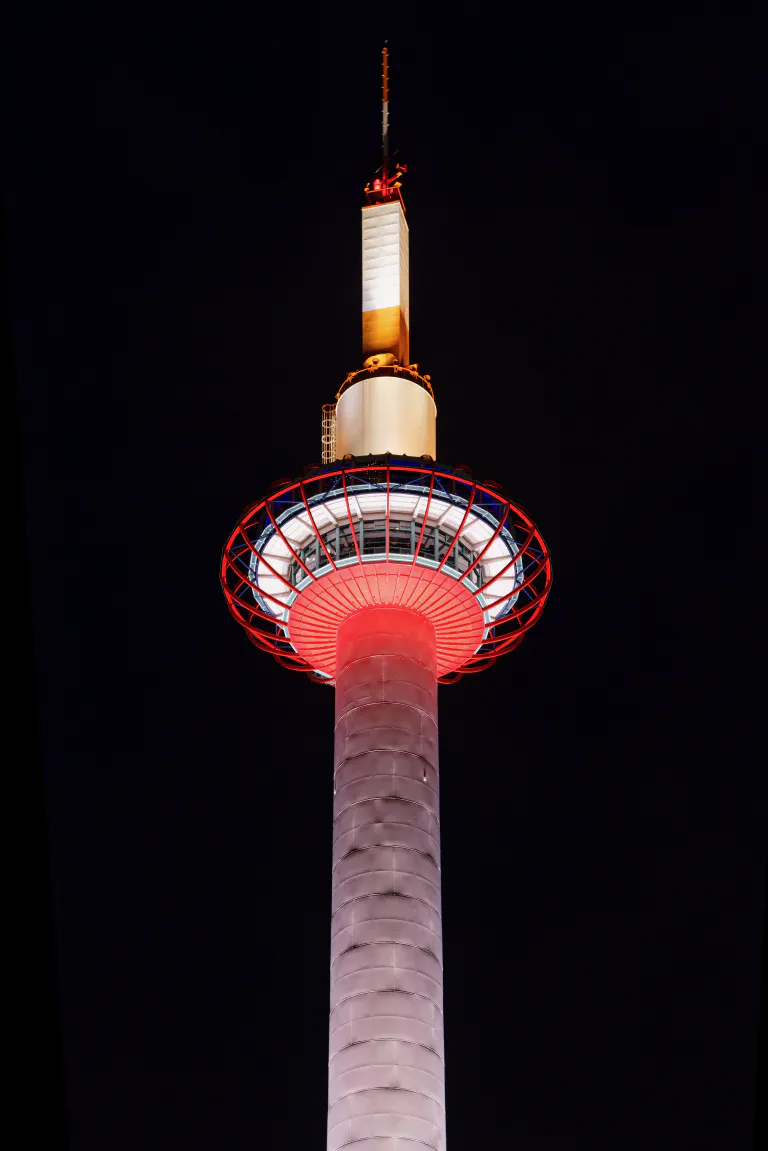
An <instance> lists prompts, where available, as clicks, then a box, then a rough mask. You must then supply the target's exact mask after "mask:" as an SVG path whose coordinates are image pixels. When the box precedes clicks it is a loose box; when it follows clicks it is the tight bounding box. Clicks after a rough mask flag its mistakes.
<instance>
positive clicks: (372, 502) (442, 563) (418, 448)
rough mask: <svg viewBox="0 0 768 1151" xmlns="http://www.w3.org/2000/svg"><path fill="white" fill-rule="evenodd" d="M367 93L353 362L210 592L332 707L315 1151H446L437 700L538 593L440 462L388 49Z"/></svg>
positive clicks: (470, 483) (469, 493)
mask: <svg viewBox="0 0 768 1151" xmlns="http://www.w3.org/2000/svg"><path fill="white" fill-rule="evenodd" d="M382 96H383V101H382V104H383V107H382V145H383V146H382V153H383V155H382V165H381V168H380V169H379V172H378V173H377V175H376V178H375V179H374V180H373V181H372V182H371V183H370V184H369V185H368V186H367V187H366V189H365V197H366V202H365V204H364V205H363V207H362V275H363V294H362V295H363V300H362V337H363V357H362V359H363V362H362V366H361V367H360V368H359V369H357V370H356V371H352V372H350V373H349V375H348V376H347V377H346V379H345V380H344V382H343V383H342V385H341V387H340V388H339V391H338V392H337V395H336V402H335V404H326V405H325V406H324V408H323V419H322V448H323V456H322V464H319V465H311V466H310V467H307V468H306V469H305V471H304V473H303V475H302V476H301V478H299V479H294V480H281V481H279V482H278V483H276V484H274V485H273V487H272V488H271V489H270V490H269V491H268V493H267V495H266V496H265V497H264V498H263V499H261V500H259V501H257V502H256V503H254V504H252V505H250V506H249V507H248V508H246V510H245V511H244V512H243V514H242V515H241V517H240V519H239V520H238V522H237V524H236V526H235V528H234V530H233V532H232V533H231V535H230V537H229V539H228V540H227V543H226V545H225V548H224V551H223V555H222V563H221V583H222V587H223V590H224V594H225V596H226V598H227V603H228V606H229V610H230V611H231V613H232V615H233V616H234V617H235V619H236V620H237V621H238V623H240V624H242V626H243V627H244V628H245V629H246V632H247V634H248V637H249V639H250V640H251V641H252V642H253V643H254V644H255V645H256V646H257V647H260V648H262V649H263V650H265V651H267V652H270V653H271V654H272V655H273V656H274V657H275V659H276V660H277V661H278V662H279V663H280V664H282V665H283V666H284V667H286V668H290V669H295V670H298V671H303V672H305V673H306V674H307V675H309V677H310V678H311V679H313V680H314V681H316V682H318V683H322V684H327V685H330V686H332V687H333V688H334V690H335V697H336V699H335V712H336V719H335V734H334V760H333V796H334V799H333V870H332V891H333V901H332V921H331V1003H330V1024H329V1029H330V1040H329V1098H328V1141H327V1151H341V1149H342V1148H346V1147H350V1148H353V1149H354V1151H427V1149H431V1151H444V1149H445V1146H446V1134H445V1131H446V1127H445V1075H444V1052H443V1022H442V1020H443V994H442V933H441V888H440V819H439V801H438V783H439V773H438V738H437V736H438V727H437V694H438V692H437V688H438V684H439V683H441V684H452V683H455V682H457V681H458V680H459V679H460V678H461V677H462V675H464V674H467V673H474V672H478V671H483V670H485V669H486V668H488V667H490V666H491V665H492V664H493V663H495V661H496V660H497V659H498V657H499V656H500V655H503V654H504V653H506V652H508V651H511V650H512V649H513V648H514V647H516V646H517V645H518V644H519V643H520V642H521V641H522V639H523V637H524V635H525V633H526V632H527V631H528V630H529V629H530V628H531V627H532V626H533V624H534V623H535V622H536V620H537V619H538V618H539V616H540V614H541V612H542V610H543V607H544V603H545V600H546V597H547V595H548V593H549V589H550V585H551V579H552V575H551V564H550V558H549V553H548V551H547V548H546V545H545V543H544V540H543V539H542V537H541V535H540V534H539V532H538V530H537V528H536V526H535V525H534V523H533V521H532V520H531V518H530V516H529V515H528V513H527V512H526V511H525V510H524V509H523V508H522V507H520V506H519V505H516V504H514V503H512V501H511V500H510V499H509V498H508V497H507V495H506V494H505V492H504V490H503V489H502V488H501V487H500V486H499V485H498V484H495V483H491V482H487V481H484V482H480V481H478V480H476V479H475V477H474V476H473V474H472V473H471V472H470V471H469V470H468V469H467V468H465V467H455V466H450V465H446V464H442V463H439V462H437V451H436V418H437V409H436V406H435V398H434V393H433V389H432V384H431V381H430V377H429V376H427V375H422V374H421V373H420V372H419V369H418V365H417V364H414V363H411V362H410V307H409V294H408V224H407V221H406V215H405V204H404V202H403V197H402V176H403V175H404V173H405V168H404V167H403V166H402V165H400V164H397V165H395V166H394V167H393V166H392V165H391V162H390V158H389V147H388V138H389V91H388V54H387V49H386V48H385V49H384V52H383V91H382ZM449 834H450V829H449Z"/></svg>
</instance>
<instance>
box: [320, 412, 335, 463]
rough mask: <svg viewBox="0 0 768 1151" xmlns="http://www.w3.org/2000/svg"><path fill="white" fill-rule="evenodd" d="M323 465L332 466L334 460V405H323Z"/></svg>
mask: <svg viewBox="0 0 768 1151" xmlns="http://www.w3.org/2000/svg"><path fill="white" fill-rule="evenodd" d="M322 448H323V463H324V464H332V463H333V461H334V460H335V459H336V405H335V404H323V438H322Z"/></svg>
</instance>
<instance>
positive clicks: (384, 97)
mask: <svg viewBox="0 0 768 1151" xmlns="http://www.w3.org/2000/svg"><path fill="white" fill-rule="evenodd" d="M381 157H382V167H383V169H384V179H385V180H386V178H387V161H388V160H389V49H388V48H387V42H386V40H385V41H384V47H383V48H382V50H381Z"/></svg>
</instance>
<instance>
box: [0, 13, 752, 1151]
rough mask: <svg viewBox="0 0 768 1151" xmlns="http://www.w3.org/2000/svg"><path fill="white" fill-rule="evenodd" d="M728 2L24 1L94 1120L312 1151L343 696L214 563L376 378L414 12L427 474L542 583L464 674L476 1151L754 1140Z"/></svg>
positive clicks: (37, 568)
mask: <svg viewBox="0 0 768 1151" xmlns="http://www.w3.org/2000/svg"><path fill="white" fill-rule="evenodd" d="M500 12H501V10H500ZM288 15H289V16H290V13H288ZM402 15H403V16H404V17H405V16H407V13H403V14H402ZM508 15H509V12H508ZM696 20H697V21H698V23H695V24H694V25H693V26H689V27H687V28H686V29H682V28H676V27H674V26H672V25H671V24H670V25H669V26H667V27H665V26H664V25H658V26H655V25H654V26H651V25H650V24H648V23H643V21H642V19H641V18H639V17H637V18H633V17H631V16H630V15H626V14H624V15H621V21H622V22H621V23H619V22H618V20H617V22H616V23H615V24H614V25H613V26H611V27H608V26H603V27H598V26H597V23H596V21H594V20H592V21H590V19H589V18H587V17H585V14H584V12H583V11H580V10H577V9H576V8H575V9H574V10H573V12H572V14H571V15H570V16H569V17H563V15H562V14H556V13H555V12H554V11H552V12H548V13H542V14H541V15H540V16H539V17H535V16H532V17H531V16H526V17H525V18H523V17H522V16H520V17H515V18H514V19H512V18H511V17H510V24H509V27H508V28H507V29H506V30H505V29H504V28H503V26H502V24H501V23H497V22H496V19H495V17H494V19H493V21H492V20H491V16H490V13H486V15H482V13H481V12H480V10H479V9H478V11H477V12H474V13H473V11H472V10H470V9H467V10H466V12H465V18H464V20H463V21H458V20H457V21H456V22H455V24H454V25H450V26H449V25H447V24H443V23H441V24H439V25H437V24H436V25H435V27H433V28H431V29H429V28H427V27H426V26H421V27H419V28H409V27H408V26H407V24H406V23H405V22H404V20H401V22H400V23H399V24H398V25H397V27H392V28H386V29H385V28H383V27H381V26H380V27H374V26H373V25H369V26H366V27H363V25H362V24H361V22H360V20H359V19H358V18H357V17H354V16H350V19H349V20H348V21H347V22H346V23H345V22H344V21H343V20H342V17H341V16H338V17H336V18H335V19H334V21H333V22H332V24H329V25H328V26H327V27H322V26H321V25H320V24H319V23H318V24H317V25H316V26H315V27H308V26H307V27H304V26H303V25H302V23H301V17H300V10H299V9H296V11H295V13H294V14H293V17H292V21H293V26H292V27H291V20H288V21H286V24H285V26H283V27H281V28H280V29H279V30H278V29H277V27H276V26H268V25H267V24H266V23H264V22H263V20H262V18H261V17H260V16H259V15H258V10H257V8H256V7H255V6H254V8H253V10H252V12H251V14H250V15H243V14H242V13H241V14H240V15H239V16H236V15H234V14H230V15H228V14H226V13H225V12H224V10H223V9H221V10H220V9H214V8H213V6H209V8H208V10H207V11H205V12H203V11H201V9H200V8H199V7H195V6H193V5H190V6H189V7H188V8H186V9H184V10H183V11H182V10H178V11H177V12H171V11H170V10H168V11H167V12H166V13H165V14H161V13H160V12H159V11H158V12H155V13H154V14H153V15H152V17H151V18H149V17H148V16H145V15H142V14H140V13H138V12H137V11H134V12H132V13H131V12H129V11H128V9H126V10H125V11H124V12H123V13H122V14H120V15H118V14H117V10H116V11H114V12H113V11H110V10H109V6H105V7H102V8H101V9H100V10H99V11H98V12H95V11H94V12H91V11H88V12H86V11H85V10H84V9H83V10H82V12H80V11H76V12H74V13H73V11H72V10H71V9H67V11H66V14H61V15H59V16H58V17H56V18H54V17H52V16H50V15H49V16H44V14H43V12H42V10H37V11H36V12H33V11H32V10H31V6H29V7H27V8H25V10H24V12H23V13H21V10H20V11H19V13H17V18H16V22H15V26H14V29H13V36H14V39H13V40H12V43H14V44H15V45H16V49H15V50H14V52H13V55H14V57H15V61H14V62H13V63H12V65H11V69H10V76H9V79H10V86H9V92H10V103H9V107H10V109H11V113H12V114H11V116H10V117H9V123H8V125H7V127H6V147H5V156H6V161H7V163H6V181H5V182H6V197H5V225H6V233H7V254H8V264H7V268H8V276H7V283H8V286H9V289H10V293H9V296H10V303H11V311H10V317H11V327H10V332H11V348H12V357H13V367H14V368H15V375H16V382H17V385H18V397H19V399H18V407H19V414H20V426H21V438H20V443H21V462H22V477H23V482H24V497H25V501H26V502H25V505H24V506H25V514H26V517H27V523H26V545H27V547H28V562H29V589H30V594H29V602H30V606H31V612H32V619H33V624H34V645H33V648H32V650H33V652H34V661H33V671H34V675H35V677H36V678H35V681H34V682H35V685H36V688H37V691H38V693H39V696H38V704H39V735H40V739H39V750H40V756H41V759H42V765H43V769H44V786H45V805H46V806H45V810H46V815H47V834H48V846H49V859H50V868H51V876H52V893H53V908H54V915H53V924H54V928H55V943H56V952H55V954H56V960H55V976H56V981H57V982H56V987H57V994H58V1003H59V1007H60V1012H61V1043H62V1049H63V1065H64V1075H65V1079H64V1082H65V1086H66V1113H67V1123H68V1129H69V1147H70V1148H71V1151H136V1149H137V1148H141V1149H142V1151H168V1149H169V1148H173V1149H176V1148H184V1151H219V1149H223V1148H226V1149H227V1151H246V1149H256V1148H258V1149H261V1148H264V1149H265V1151H266V1149H268V1148H269V1149H271V1148H275V1149H276V1151H277V1149H280V1151H294V1149H295V1151H322V1149H324V1147H325V1096H326V1086H327V1081H326V1075H327V1015H328V952H329V920H330V890H331V889H330V858H331V818H332V816H331V811H332V726H333V693H332V691H331V690H328V689H326V688H322V687H320V686H317V685H314V684H312V683H310V681H309V680H308V679H307V678H306V677H305V676H302V675H298V674H295V673H290V672H287V671H285V670H283V669H282V668H280V667H278V666H277V664H275V663H274V662H273V661H272V660H271V659H270V658H269V657H268V656H266V655H265V654H263V653H260V652H258V651H256V650H255V649H254V648H253V647H252V646H251V645H250V644H249V643H248V642H247V639H246V637H245V635H244V633H243V632H242V630H241V629H239V628H238V627H237V626H236V625H235V624H234V622H233V621H232V620H231V619H230V618H229V616H228V614H227V611H226V608H225V604H224V599H223V596H222V594H221V591H220V588H219V585H218V563H219V557H220V551H221V547H222V544H223V542H224V540H225V538H226V536H227V534H228V532H229V531H230V529H231V528H232V526H233V525H234V522H235V520H236V517H237V516H238V514H239V512H240V511H241V509H242V508H243V507H244V506H245V505H246V504H248V503H249V502H251V501H253V500H255V499H257V498H258V497H259V496H260V495H262V494H263V493H264V491H265V489H266V488H267V486H268V485H269V484H270V483H271V482H272V481H273V480H275V479H278V478H280V477H292V476H298V475H299V474H300V473H301V471H302V468H303V467H304V466H305V465H307V464H310V463H313V462H316V461H318V460H319V457H320V409H321V405H322V404H323V403H324V402H328V401H331V400H332V399H333V397H334V394H335V392H336V390H337V388H338V386H339V384H340V383H341V381H342V380H343V378H344V377H345V375H346V374H347V372H348V371H350V370H351V369H354V368H356V367H357V366H358V365H359V364H360V360H361V352H360V315H359V313H360V296H361V290H360V267H359V264H360V219H359V216H360V212H359V210H360V206H361V203H362V189H363V186H364V184H365V183H366V181H367V180H368V179H370V178H371V176H372V175H373V174H374V170H375V168H376V166H377V164H378V132H379V117H380V111H379V104H378V100H379V91H380V90H379V82H380V80H379V67H380V49H381V45H382V42H383V39H384V37H385V36H389V38H390V39H389V48H390V53H391V141H392V147H393V148H397V149H399V152H398V155H397V159H400V160H402V161H404V162H405V163H406V164H407V165H408V168H409V171H408V175H407V177H406V181H405V185H404V196H405V201H406V207H407V213H408V221H409V225H410V235H411V355H412V358H413V359H414V360H415V361H417V362H418V363H419V365H420V370H421V371H422V372H428V373H429V374H430V375H431V377H432V381H433V385H434V388H435V394H436V399H437V405H438V457H439V459H440V460H441V461H444V462H445V463H453V464H461V463H465V464H468V465H469V466H470V467H472V468H473V469H474V471H475V473H476V475H477V476H478V478H481V479H492V480H495V481H497V482H500V483H502V484H503V485H504V486H505V487H506V489H507V491H508V492H509V494H510V495H511V497H512V498H513V499H515V500H517V501H518V502H520V503H521V504H522V505H524V506H525V507H527V508H528V509H529V510H530V512H531V514H532V515H533V517H534V518H535V520H536V522H537V523H538V525H539V526H540V528H541V530H542V532H543V534H544V537H545V539H546V540H547V543H548V544H549V546H550V548H551V550H552V555H553V564H554V579H555V582H554V587H553V591H552V594H551V597H550V600H549V603H548V605H547V608H546V610H545V612H544V614H543V617H542V619H541V621H540V623H539V624H537V626H536V627H535V629H534V630H533V631H532V632H531V633H530V634H529V635H528V637H527V638H526V640H525V641H524V643H523V644H522V646H521V648H520V649H519V650H517V651H515V652H514V653H512V654H511V655H509V656H507V657H505V658H504V659H502V660H500V661H499V663H498V664H497V665H496V666H495V667H494V668H492V669H491V670H490V671H488V672H486V673H484V674H483V675H479V676H470V677H465V679H464V680H463V681H462V682H461V683H460V684H459V685H457V686H450V687H442V688H441V689H440V725H441V732H440V737H441V780H442V784H441V786H442V800H441V802H442V842H443V898H444V942H445V956H446V960H445V1015H446V1064H447V1107H448V1112H447V1115H448V1140H449V1143H448V1145H449V1148H450V1151H481V1149H484V1148H488V1149H489V1151H490V1149H491V1148H493V1149H494V1151H495V1149H497V1148H498V1149H501V1148H507V1147H509V1148H510V1149H515V1151H572V1149H573V1151H576V1149H579V1151H581V1149H582V1148H584V1149H586V1148H589V1149H590V1151H635V1149H637V1151H648V1148H650V1147H653V1148H654V1151H680V1149H681V1148H685V1149H688V1148H691V1149H696V1151H746V1149H747V1148H749V1147H750V1146H751V1142H752V1138H753V1125H754V1109H755V1076H756V1070H757V1051H758V1031H759V1004H760V962H761V938H762V929H763V905H764V896H765V847H766V843H765V840H766V836H765V806H764V801H765V788H764V782H763V775H762V768H761V767H760V766H759V765H758V764H757V763H756V762H755V758H754V756H753V753H752V751H751V749H750V741H749V738H748V734H747V733H748V727H749V723H748V714H747V713H748V712H749V710H750V708H751V706H752V705H751V703H750V701H749V697H748V696H746V697H744V699H743V701H742V702H740V703H738V704H737V703H736V692H735V687H734V685H735V683H736V680H737V677H738V675H739V674H740V670H741V669H740V660H739V658H738V657H737V656H736V655H735V654H734V652H735V648H732V647H729V646H728V643H729V642H730V641H729V636H730V635H731V634H732V633H733V635H734V638H735V635H736V633H738V632H739V631H741V632H743V631H744V629H745V628H746V629H748V628H749V626H750V625H749V622H748V619H747V618H746V617H745V614H744V613H745V612H746V606H747V605H746V601H745V599H744V597H745V596H747V589H748V582H749V581H748V579H747V575H746V574H745V570H744V567H743V564H744V561H745V552H744V546H745V545H744V539H745V533H746V532H747V526H748V525H747V521H746V517H745V511H744V504H743V503H738V502H734V501H732V499H731V498H730V496H729V495H727V494H726V486H725V480H726V479H728V480H731V479H733V478H734V473H733V471H732V468H731V456H730V455H729V454H728V452H727V450H723V443H725V442H727V436H728V431H727V429H726V427H725V424H723V426H722V431H721V434H722V437H723V440H722V442H721V444H720V446H718V443H717V442H716V441H713V438H712V430H711V428H710V427H709V426H708V425H707V421H706V418H705V394H706V392H707V391H708V390H709V388H710V387H711V386H712V385H713V384H717V382H718V372H719V370H720V364H721V362H722V360H723V358H724V357H723V348H722V341H723V339H724V337H723V336H722V335H721V334H720V333H719V310H720V308H721V306H722V297H721V296H720V295H719V294H718V292H717V291H713V283H712V281H713V277H712V266H713V262H714V260H715V259H716V254H717V252H718V251H719V250H720V247H721V242H720V239H719V238H718V236H717V234H716V231H715V230H714V229H713V222H712V221H713V212H714V211H715V210H716V208H717V205H718V201H719V198H720V197H721V195H722V194H723V189H724V187H725V186H726V185H727V184H728V183H729V180H730V181H731V182H733V181H735V180H736V179H737V176H738V173H739V172H740V171H741V169H739V167H738V164H737V163H736V159H737V158H736V155H735V151H734V150H733V149H732V152H733V162H732V163H730V162H729V161H728V155H730V153H728V149H727V148H726V149H723V147H722V138H723V137H722V133H723V115H722V106H721V104H720V103H719V101H720V100H721V93H722V85H721V84H720V83H719V82H717V69H716V68H714V67H713V64H712V60H713V56H712V53H713V50H714V44H715V41H716V38H717V37H716V33H717V29H716V27H715V24H714V20H711V21H710V20H709V19H708V17H706V15H705V14H704V13H703V12H702V13H700V14H699V15H697V17H696ZM721 79H722V77H721ZM734 148H735V146H734ZM726 153H728V154H726ZM733 274H734V275H735V276H736V277H737V278H738V275H739V272H738V269H736V270H735V271H734V273H733ZM720 383H721V384H722V380H721V381H720ZM727 406H728V405H723V407H724V409H725V408H726V407H727ZM724 419H725V415H724ZM731 455H734V456H735V455H736V453H735V452H732V453H731ZM19 538H20V552H21V554H22V556H23V549H24V544H25V538H24V536H21V535H20V537H19ZM21 570H22V576H23V564H22V569H21ZM17 596H18V588H17ZM22 601H23V596H22ZM6 610H7V611H8V612H10V613H11V615H13V607H12V604H10V603H9V602H7V603H6ZM726 641H728V642H726ZM729 653H730V654H729ZM32 743H34V740H32ZM33 759H34V747H33ZM25 762H26V761H25ZM33 767H34V764H33ZM31 842H33V843H34V842H37V841H34V839H33V840H32V841H31ZM27 856H28V857H31V856H30V853H29V852H28V853H27ZM36 858H38V859H44V858H48V857H47V856H45V853H44V852H42V850H40V851H39V852H38V856H37V857H36ZM41 898H42V897H41ZM43 935H44V931H43ZM42 954H43V955H45V948H44V947H43V952H42ZM40 978H41V980H42V984H41V986H43V985H45V974H43V975H42V976H41V977H40ZM30 1001H31V1002H35V1001H37V1002H43V1003H45V1002H47V1000H46V999H45V991H44V990H43V991H40V990H38V991H35V990H31V991H30ZM38 1014H39V1012H38ZM53 1017H54V1016H53V1014H52V1016H51V1018H53ZM43 1098H44V1093H43ZM51 1108H52V1111H51V1113H52V1114H53V1111H54V1110H55V1107H54V1104H53V1103H52V1104H51ZM38 1110H45V1107H44V1106H43V1103H42V1102H41V1100H40V1099H38ZM23 1145H26V1144H23Z"/></svg>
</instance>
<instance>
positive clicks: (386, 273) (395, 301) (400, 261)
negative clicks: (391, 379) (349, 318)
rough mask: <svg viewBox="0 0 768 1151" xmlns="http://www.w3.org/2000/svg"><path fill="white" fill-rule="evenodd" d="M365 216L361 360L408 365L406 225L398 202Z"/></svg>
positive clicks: (367, 211) (379, 206)
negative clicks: (377, 358) (386, 359)
mask: <svg viewBox="0 0 768 1151" xmlns="http://www.w3.org/2000/svg"><path fill="white" fill-rule="evenodd" d="M362 216H363V359H364V360H366V359H368V357H369V356H376V355H392V356H394V357H395V359H396V360H397V361H398V363H400V364H407V363H408V356H409V328H410V301H409V297H408V224H407V223H406V220H405V212H404V211H403V206H402V204H401V203H400V201H399V199H398V200H390V201H389V202H387V203H383V204H372V205H368V206H366V207H365V208H363V210H362Z"/></svg>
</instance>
